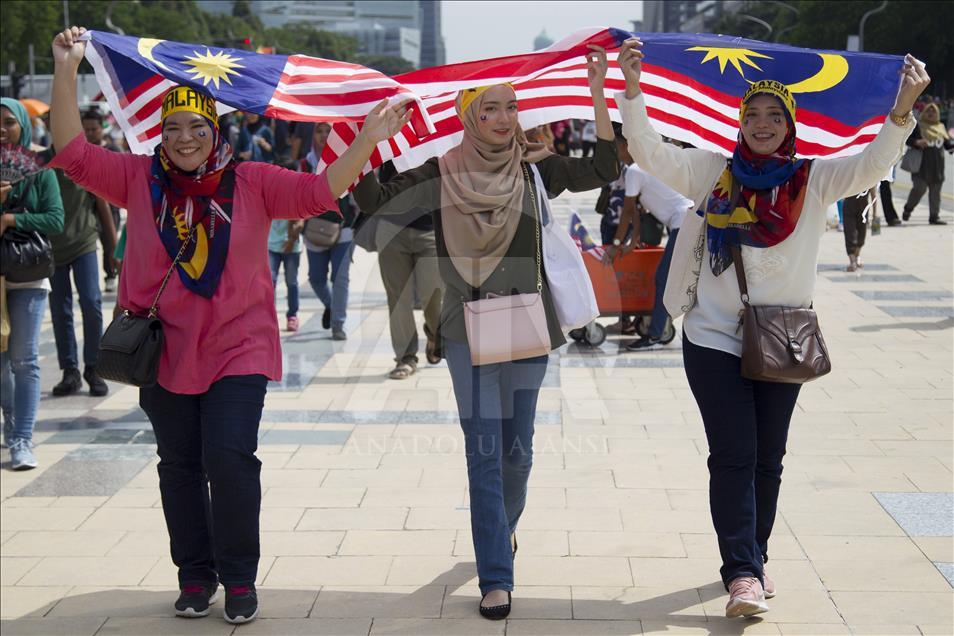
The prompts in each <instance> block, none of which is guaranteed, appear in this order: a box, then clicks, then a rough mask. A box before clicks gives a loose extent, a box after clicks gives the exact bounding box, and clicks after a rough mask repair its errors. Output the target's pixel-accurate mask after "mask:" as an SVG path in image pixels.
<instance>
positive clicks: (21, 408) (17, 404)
mask: <svg viewBox="0 0 954 636" xmlns="http://www.w3.org/2000/svg"><path fill="white" fill-rule="evenodd" d="M32 141H33V125H32V123H31V122H30V117H29V115H27V111H26V109H25V108H24V107H23V104H21V103H20V102H18V101H17V100H15V99H10V98H9V97H4V98H2V100H0V143H4V144H12V145H19V146H23V147H24V148H30V144H31V142H32ZM10 229H17V230H39V231H40V232H42V233H44V234H45V235H47V236H48V237H50V236H55V235H56V234H59V233H60V232H62V231H63V202H62V201H61V200H60V188H59V186H58V185H57V183H56V177H55V176H54V174H53V171H52V170H42V171H40V172H39V173H37V174H36V175H33V176H31V177H27V178H26V179H21V180H19V181H17V182H16V183H11V182H8V181H0V235H2V234H3V233H4V232H6V231H7V230H10ZM4 287H5V291H6V300H5V302H6V307H7V312H8V314H9V321H10V336H9V345H8V346H9V348H8V349H7V350H6V351H4V352H2V353H0V412H2V415H3V441H4V443H5V444H6V446H7V448H9V449H10V467H11V468H12V469H13V470H28V469H30V468H36V467H37V459H36V455H34V453H33V426H34V424H35V423H36V413H37V410H38V409H39V406H40V364H39V351H40V325H41V324H42V323H43V312H44V311H45V310H46V302H47V295H48V292H49V289H50V282H49V280H48V279H46V278H44V279H41V280H37V281H30V282H23V283H12V282H6V281H5V284H4Z"/></svg>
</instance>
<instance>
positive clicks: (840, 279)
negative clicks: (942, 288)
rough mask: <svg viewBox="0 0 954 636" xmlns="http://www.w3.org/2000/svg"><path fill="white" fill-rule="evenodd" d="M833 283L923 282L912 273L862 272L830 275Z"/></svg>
mask: <svg viewBox="0 0 954 636" xmlns="http://www.w3.org/2000/svg"><path fill="white" fill-rule="evenodd" d="M828 280H829V281H831V282H833V283H855V284H857V283H923V282H924V281H923V280H921V279H920V278H918V277H917V276H912V275H911V274H862V275H860V276H854V275H852V276H830V277H829V278H828Z"/></svg>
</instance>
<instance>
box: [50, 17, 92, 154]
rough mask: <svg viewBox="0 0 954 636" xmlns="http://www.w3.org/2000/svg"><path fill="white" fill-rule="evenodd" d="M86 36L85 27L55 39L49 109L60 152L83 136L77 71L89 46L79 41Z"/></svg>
mask: <svg viewBox="0 0 954 636" xmlns="http://www.w3.org/2000/svg"><path fill="white" fill-rule="evenodd" d="M84 33H86V29H84V28H83V27H75V26H74V27H70V28H69V29H67V30H65V31H63V32H62V33H60V34H59V35H57V36H56V37H55V38H54V39H53V103H52V105H51V106H50V127H51V128H52V131H53V146H54V147H55V148H56V150H57V152H59V151H61V150H63V149H64V148H66V146H67V144H69V143H70V142H71V141H73V139H74V138H75V137H76V136H77V135H80V134H82V132H83V122H82V121H81V120H80V113H79V101H78V100H77V99H76V71H77V69H79V65H80V62H82V61H83V55H85V54H86V42H80V41H79V37H80V36H81V35H83V34H84Z"/></svg>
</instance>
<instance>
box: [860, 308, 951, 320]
mask: <svg viewBox="0 0 954 636" xmlns="http://www.w3.org/2000/svg"><path fill="white" fill-rule="evenodd" d="M878 309H880V310H881V311H883V312H884V313H886V314H889V315H891V316H894V317H895V318H907V317H915V318H933V317H937V316H940V317H944V318H947V317H951V316H954V307H951V306H948V307H924V306H908V307H906V306H903V305H878Z"/></svg>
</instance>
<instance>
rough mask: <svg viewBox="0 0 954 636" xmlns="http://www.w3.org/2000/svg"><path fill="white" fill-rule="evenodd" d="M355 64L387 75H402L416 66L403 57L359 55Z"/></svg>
mask: <svg viewBox="0 0 954 636" xmlns="http://www.w3.org/2000/svg"><path fill="white" fill-rule="evenodd" d="M355 62H357V63H358V64H361V65H362V66H367V67H368V68H373V69H374V70H376V71H381V72H382V73H384V74H385V75H400V74H401V73H409V72H410V71H413V70H414V65H413V64H411V63H410V62H408V61H407V60H405V59H404V58H403V57H395V56H393V55H358V56H357V57H356V59H355Z"/></svg>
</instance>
